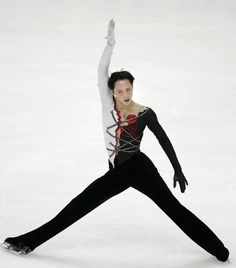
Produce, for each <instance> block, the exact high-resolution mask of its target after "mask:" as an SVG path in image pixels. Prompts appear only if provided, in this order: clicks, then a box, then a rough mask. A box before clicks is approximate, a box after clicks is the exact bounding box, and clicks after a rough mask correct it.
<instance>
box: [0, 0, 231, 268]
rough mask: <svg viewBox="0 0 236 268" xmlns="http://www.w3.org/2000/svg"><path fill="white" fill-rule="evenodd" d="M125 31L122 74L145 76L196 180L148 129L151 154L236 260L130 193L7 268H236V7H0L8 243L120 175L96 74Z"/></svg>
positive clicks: (138, 97) (25, 2) (116, 54)
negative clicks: (111, 32)
mask: <svg viewBox="0 0 236 268" xmlns="http://www.w3.org/2000/svg"><path fill="white" fill-rule="evenodd" d="M111 18H113V19H114V20H115V23H116V25H115V37H116V45H115V47H114V50H113V55H112V60H111V65H110V71H111V72H113V71H117V70H120V69H121V68H124V69H125V70H128V71H130V72H131V73H132V74H133V75H134V77H135V82H134V95H133V100H134V101H136V102H138V103H141V104H144V105H147V106H149V107H152V108H153V109H154V110H155V111H156V113H157V115H158V117H159V121H160V123H161V124H162V126H163V128H164V129H165V131H166V133H167V135H168V136H169V138H170V140H171V142H172V144H173V146H174V148H175V151H176V153H177V156H178V159H179V162H180V164H181V166H182V168H183V172H184V174H185V176H186V178H187V180H188V182H189V185H188V186H187V189H186V192H185V193H181V192H180V188H179V185H177V187H176V188H173V175H174V173H173V168H172V166H171V164H170V162H169V160H168V158H167V156H166V155H165V153H164V151H163V150H162V148H161V146H160V145H159V143H158V141H157V139H156V138H155V136H154V135H153V133H151V132H150V131H149V130H148V129H147V128H146V129H145V135H144V137H143V140H142V144H141V150H142V151H143V152H144V153H146V154H147V155H148V156H149V157H150V158H151V159H152V161H153V162H154V164H155V165H156V166H157V168H158V170H159V172H160V174H161V175H162V177H163V179H164V180H165V181H166V183H167V184H168V186H169V188H170V190H171V191H172V192H173V194H174V195H175V196H176V197H177V198H178V200H179V201H180V202H181V203H182V204H183V205H185V206H186V207H187V208H188V209H189V210H191V211H192V212H193V213H194V214H195V215H196V216H198V217H199V218H200V219H201V220H203V221H204V222H205V223H206V224H207V225H208V226H209V227H210V228H211V229H212V230H213V231H214V232H215V233H216V234H217V236H218V237H219V238H220V239H221V240H222V241H223V243H224V244H225V246H226V247H227V248H228V249H229V250H230V253H231V255H230V262H226V263H222V262H220V261H218V260H217V259H216V258H215V257H214V256H212V255H210V254H209V253H208V252H206V251H205V250H203V249H202V248H201V247H199V246H198V245H197V244H195V243H194V242H193V241H192V240H191V239H190V238H189V237H187V236H186V235H185V233H183V232H182V231H181V230H180V228H179V227H178V226H176V225H175V223H174V222H172V220H171V219H170V218H169V217H168V216H167V215H166V214H164V212H162V211H161V210H160V209H159V207H158V206H156V205H155V203H154V202H153V201H152V200H151V199H148V198H147V197H146V196H144V195H143V194H141V193H140V192H138V191H136V190H134V189H132V188H129V189H128V190H127V191H125V192H123V193H121V194H120V195H118V196H115V197H113V198H112V199H110V200H108V201H107V202H105V203H104V204H102V205H101V206H99V207H98V208H96V209H95V210H93V211H92V212H90V213H89V214H87V215H86V216H85V217H83V218H82V219H81V220H79V221H77V222H76V223H74V224H73V225H71V226H70V227H69V228H67V229H66V230H64V231H63V232H61V233H60V234H58V235H57V236H55V237H53V238H52V239H50V240H48V241H47V242H45V243H44V244H42V245H41V246H39V247H38V248H36V249H35V251H34V252H32V253H31V254H29V255H27V256H25V257H18V256H15V255H13V254H10V253H8V252H6V251H4V250H3V249H2V248H1V250H0V253H1V255H0V267H1V268H8V267H9V268H15V267H17V268H18V267H19V268H20V267H22V268H31V267H34V268H38V267H40V268H43V267H46V268H51V267H57V268H64V267H66V268H74V267H81V268H82V267H83V268H92V267H96V268H98V267H99V268H100V267H101V268H106V267H113V268H118V267H119V268H120V267H123V266H125V267H129V268H144V267H149V268H154V267H155V268H156V267H162V268H165V267H174V268H184V267H192V268H199V267H201V268H205V267H207V268H215V267H222V266H224V265H225V266H229V265H230V266H231V267H236V258H235V253H234V252H236V243H235V233H236V227H235V226H236V215H235V211H236V200H235V196H236V195H235V193H236V180H235V171H236V169H235V153H236V146H235V137H236V133H235V130H236V126H235V115H236V109H235V107H236V105H235V104H236V98H235V97H236V90H235V88H236V78H235V71H236V64H235V62H236V53H235V47H236V27H235V26H236V2H235V1H232V0H224V1H221V0H205V1H203V0H202V1H193V0H192V1H189V0H177V1H174V0H172V1H171V0H162V1H159V0H157V1H151V0H147V1H140V0H136V1H124V0H123V1H121V0H116V1H91V0H87V1H76V0H68V1H66V0H60V1H54V0H47V1H46V0H40V1H39V0H37V1H36V0H22V1H16V0H10V1H3V0H0V22H1V23H0V48H1V49H0V78H1V79H0V123H1V125H0V138H1V139H0V146H1V154H0V158H1V159H0V162H1V165H0V191H1V193H0V197H1V199H0V205H1V208H0V213H1V214H0V219H1V221H0V228H1V232H0V240H1V242H3V241H4V239H5V238H6V237H8V236H17V235H20V234H22V233H25V232H28V231H30V230H32V229H34V228H36V227H38V226H40V225H42V224H43V223H45V222H46V221H48V220H50V219H51V218H52V217H54V216H55V215H56V214H57V213H58V212H59V211H60V210H61V209H62V208H63V207H64V206H65V205H66V204H67V203H68V202H69V201H70V200H71V199H72V198H73V197H75V196H76V195H78V194H79V193H80V192H81V191H82V190H83V189H84V188H85V187H86V186H88V184H90V183H91V182H92V181H93V180H95V179H96V178H98V177H100V176H101V175H103V174H104V173H105V172H106V171H107V170H108V162H107V152H106V150H105V143H104V139H103V131H102V122H101V103H100V99H99V94H98V88H97V65H98V61H99V58H100V56H101V53H102V51H103V48H104V46H105V44H106V40H105V39H104V37H105V36H106V33H107V24H108V22H109V20H110V19H111ZM144 179H145V178H144Z"/></svg>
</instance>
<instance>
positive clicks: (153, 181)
mask: <svg viewBox="0 0 236 268" xmlns="http://www.w3.org/2000/svg"><path fill="white" fill-rule="evenodd" d="M139 161H140V163H138V164H137V165H136V166H137V168H136V169H135V170H133V172H132V171H130V173H131V174H133V177H134V178H132V182H131V186H132V187H133V188H135V189H137V190H138V191H140V192H142V193H143V194H145V195H146V196H148V197H149V198H151V199H152V200H153V201H154V202H155V203H156V204H157V205H158V206H159V207H160V208H161V209H162V210H163V211H164V212H165V213H166V214H167V215H168V216H169V217H170V218H171V219H172V220H173V221H174V222H175V223H176V224H177V225H178V226H179V227H180V229H182V231H183V232H184V233H185V234H187V235H188V236H189V237H190V238H191V239H192V240H193V241H194V242H195V243H197V244H198V245H199V246H201V247H202V248H203V249H205V250H206V251H207V252H209V253H210V254H212V255H214V256H216V257H217V258H218V259H220V260H224V259H225V258H226V257H227V251H228V250H227V249H226V248H225V247H224V244H223V243H222V242H221V240H220V239H219V238H218V237H217V236H216V235H215V234H214V232H213V231H212V230H211V229H210V228H209V227H208V226H207V225H206V224H205V223H203V222H202V221H201V220H200V219H199V218H198V217H196V216H195V215H194V214H193V213H192V212H191V211H189V210H188V209H187V208H186V207H184V206H183V205H182V204H181V203H180V202H179V201H178V200H177V199H176V198H175V196H174V195H173V194H172V192H171V191H170V189H169V188H168V186H167V185H166V183H165V181H164V180H163V179H162V177H161V176H160V174H159V172H158V170H157V168H156V167H155V166H154V164H153V163H152V162H151V160H150V159H149V158H148V157H146V156H143V155H142V156H141V157H140V160H139ZM224 261H225V260H224Z"/></svg>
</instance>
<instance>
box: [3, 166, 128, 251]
mask: <svg viewBox="0 0 236 268" xmlns="http://www.w3.org/2000/svg"><path fill="white" fill-rule="evenodd" d="M129 186H130V185H129V182H128V178H127V177H126V175H125V173H124V172H123V171H122V169H113V170H112V169H110V170H109V171H108V172H107V173H105V174H104V175H103V176H101V177H99V178H98V179H96V180H95V181H93V182H92V183H91V184H90V185H88V186H87V187H86V188H85V189H84V190H83V191H82V192H81V193H80V194H79V195H77V196H76V197H75V198H73V199H72V200H71V201H70V202H69V203H68V204H67V205H66V206H65V207H64V208H63V209H62V210H61V211H60V212H59V213H58V214H57V215H56V216H55V217H54V218H52V219H51V220H50V221H48V222H47V223H45V224H43V225H42V226H40V227H38V228H37V229H34V230H32V231H30V232H27V233H25V234H22V235H20V236H17V237H13V238H12V240H11V238H7V239H6V240H5V241H6V242H7V241H9V242H12V243H13V242H14V241H15V244H16V246H17V243H22V241H23V244H24V245H27V246H28V247H29V248H30V249H31V251H33V250H34V249H35V248H36V247H38V246H39V245H40V244H42V243H44V242H45V241H47V240H48V239H50V238H52V237H53V236H55V235H56V234H58V233H59V232H61V231H62V230H64V229H65V228H67V227H68V226H70V225H71V224H73V223H74V222H76V221H77V220H79V219H80V218H82V217H83V216H85V215H86V214H87V213H89V212H90V211H92V210H93V209H95V208H96V207H98V206H99V205H101V204H102V203H103V202H105V201H106V200H108V199H109V198H111V197H113V196H115V195H117V194H119V193H121V192H122V191H124V190H126V189H127V188H128V187H129Z"/></svg>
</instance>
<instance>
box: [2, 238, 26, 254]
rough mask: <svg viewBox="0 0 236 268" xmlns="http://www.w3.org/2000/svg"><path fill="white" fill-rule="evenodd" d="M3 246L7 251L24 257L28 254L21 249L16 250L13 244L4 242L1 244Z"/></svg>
mask: <svg viewBox="0 0 236 268" xmlns="http://www.w3.org/2000/svg"><path fill="white" fill-rule="evenodd" d="M1 246H2V247H3V248H4V249H6V250H7V251H8V252H10V253H12V254H14V255H17V256H20V257H23V256H24V255H26V253H25V252H24V251H21V250H20V249H16V247H13V246H12V245H11V244H9V243H7V242H3V243H1Z"/></svg>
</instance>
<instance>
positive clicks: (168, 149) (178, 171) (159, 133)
mask: <svg viewBox="0 0 236 268" xmlns="http://www.w3.org/2000/svg"><path fill="white" fill-rule="evenodd" d="M147 126H148V128H149V129H150V130H151V131H152V132H153V133H154V135H155V136H156V138H157V139H158V142H159V144H160V145H161V147H162V148H163V150H164V151H165V153H166V155H167V157H168V158H169V160H170V162H171V164H172V166H173V168H174V171H175V174H174V187H175V186H176V181H179V183H180V187H181V191H182V192H184V190H185V184H184V182H186V183H187V185H188V182H187V180H186V178H185V176H184V174H183V172H182V168H181V165H180V163H179V161H178V158H177V155H176V153H175V150H174V147H173V145H172V143H171V141H170V139H169V138H168V136H167V134H166V132H165V130H164V129H163V127H162V126H161V124H160V123H159V121H158V119H157V115H156V113H155V112H154V111H153V110H152V109H151V108H149V113H148V120H147Z"/></svg>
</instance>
